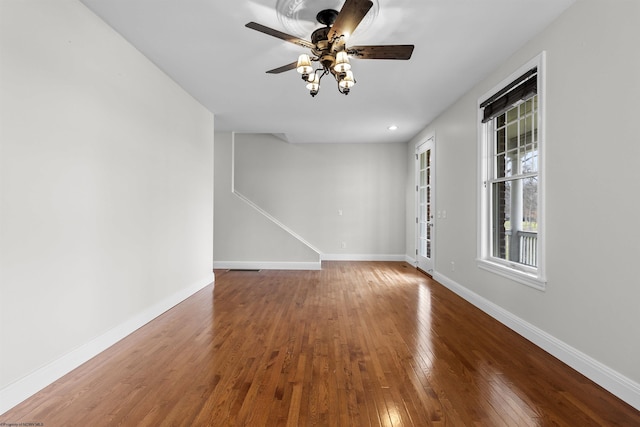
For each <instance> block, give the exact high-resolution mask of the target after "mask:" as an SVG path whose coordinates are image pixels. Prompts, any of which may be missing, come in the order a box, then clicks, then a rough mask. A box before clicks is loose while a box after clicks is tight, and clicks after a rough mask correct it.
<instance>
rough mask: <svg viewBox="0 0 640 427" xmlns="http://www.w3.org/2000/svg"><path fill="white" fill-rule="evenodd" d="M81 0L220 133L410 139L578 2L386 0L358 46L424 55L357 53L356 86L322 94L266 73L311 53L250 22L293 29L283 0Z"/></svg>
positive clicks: (292, 74) (328, 86) (296, 139)
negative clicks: (282, 15) (280, 5)
mask: <svg viewBox="0 0 640 427" xmlns="http://www.w3.org/2000/svg"><path fill="white" fill-rule="evenodd" d="M81 1H82V3H84V4H85V5H86V6H87V7H89V8H90V9H91V10H93V11H94V12H95V13H96V14H97V15H98V16H100V17H101V18H102V19H103V20H104V21H106V22H107V23H108V24H109V25H110V26H111V27H113V28H114V29H115V30H116V31H118V32H119V33H120V34H121V35H122V36H123V37H124V38H125V39H127V40H128V41H129V42H130V43H131V44H132V45H134V46H135V47H136V48H137V49H138V50H140V51H141V52H142V53H143V54H144V55H146V56H147V57H148V58H149V59H150V60H151V61H153V62H154V63H155V64H156V65H157V66H158V67H160V68H161V69H162V70H163V71H164V72H165V73H167V74H168V75H169V76H171V77H172V78H173V79H174V80H175V81H176V82H177V83H178V84H179V85H180V86H182V87H183V88H184V89H185V90H186V91H187V92H189V93H190V94H191V95H192V96H193V97H194V98H196V99H197V100H198V101H200V102H201V103H202V104H203V105H204V106H205V107H206V108H208V109H209V110H210V111H211V112H212V113H214V115H215V129H216V131H235V132H249V133H253V132H256V133H273V134H276V135H278V136H280V137H281V138H283V139H285V140H287V141H289V142H292V143H305V142H405V141H408V140H410V139H411V138H412V137H413V136H415V135H416V134H417V133H418V132H420V131H421V130H422V129H423V128H424V127H425V126H426V125H427V124H428V123H429V122H430V121H431V120H433V119H434V118H435V117H437V116H438V114H440V113H441V112H442V111H443V110H444V109H446V108H447V107H448V106H449V105H451V103H453V102H454V101H455V100H456V99H458V98H459V97H460V96H461V95H463V94H464V93H465V92H466V91H468V90H469V89H470V88H471V87H473V86H474V85H475V84H476V83H477V82H479V81H480V80H481V79H482V78H484V77H485V76H486V75H487V74H488V73H489V72H491V71H492V70H494V69H495V68H496V67H497V66H498V65H499V64H500V63H501V62H502V61H504V60H505V59H506V58H508V57H509V56H510V55H511V54H512V53H513V52H514V51H516V50H517V49H518V48H519V47H520V46H522V45H523V44H524V43H525V42H526V41H527V40H529V39H530V38H532V37H533V36H534V35H536V34H537V33H538V32H540V31H541V30H542V29H543V28H545V27H546V26H547V25H548V24H549V23H550V22H551V21H552V20H553V19H555V18H556V17H557V16H558V15H559V14H560V13H561V12H562V11H563V10H565V9H566V8H567V7H568V6H570V5H571V4H572V3H573V2H574V1H575V0H378V2H379V10H378V16H377V17H376V18H375V19H374V20H373V22H372V23H371V24H370V26H369V28H368V29H366V31H364V32H362V33H361V34H358V33H357V32H356V33H355V34H354V35H353V37H352V38H351V40H350V41H349V43H348V44H349V45H356V44H358V45H362V44H372V45H378V44H414V45H415V50H414V52H413V56H412V58H411V59H410V60H409V61H389V60H363V59H353V60H352V61H351V62H352V70H353V72H354V75H355V77H356V81H357V84H356V85H355V86H354V87H353V89H352V90H351V93H350V94H349V95H348V96H345V95H341V94H340V93H338V91H337V90H336V86H335V82H332V81H331V80H330V77H329V76H327V77H325V79H323V81H322V83H323V85H322V87H321V89H320V93H319V94H318V95H317V96H316V97H315V98H312V97H311V96H310V95H309V92H308V91H307V90H306V88H305V85H304V82H303V81H302V80H301V78H300V75H299V74H298V73H297V72H296V71H294V70H292V71H287V72H285V73H282V74H277V75H273V74H266V73H265V71H266V70H270V69H273V68H276V67H279V66H281V65H285V64H288V63H291V62H293V61H295V60H296V59H297V57H298V55H299V54H300V53H305V49H304V48H302V47H299V46H296V45H294V44H291V43H287V42H285V41H282V40H280V39H277V38H274V37H270V36H268V35H265V34H262V33H259V32H257V31H254V30H250V29H248V28H245V26H244V25H245V24H246V23H247V22H250V21H255V22H258V23H260V24H263V25H266V26H269V27H271V28H274V29H277V30H280V31H284V32H290V31H288V30H287V29H286V28H284V27H283V24H282V23H281V22H280V21H279V19H278V16H277V14H276V11H275V5H276V0H236V1H229V0H81ZM313 1H316V2H318V4H323V3H322V1H326V0H309V4H310V5H311V4H314V3H313ZM334 1H336V0H334ZM319 26H320V24H318V27H319ZM294 35H298V34H294ZM298 36H302V38H304V39H307V40H310V34H309V35H307V36H304V35H298ZM391 124H396V125H397V126H398V127H399V129H398V130H396V131H394V132H391V131H389V130H387V127H388V126H389V125H391Z"/></svg>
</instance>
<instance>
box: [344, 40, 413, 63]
mask: <svg viewBox="0 0 640 427" xmlns="http://www.w3.org/2000/svg"><path fill="white" fill-rule="evenodd" d="M413 47H414V46H413V45H412V44H390V45H379V46H351V47H350V48H348V49H347V53H348V54H349V55H352V56H354V57H356V58H361V59H409V58H411V54H412V53H413Z"/></svg>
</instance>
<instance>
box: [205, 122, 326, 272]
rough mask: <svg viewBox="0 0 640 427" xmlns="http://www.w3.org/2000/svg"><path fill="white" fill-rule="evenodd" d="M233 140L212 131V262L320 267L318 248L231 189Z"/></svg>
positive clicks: (237, 265)
mask: <svg viewBox="0 0 640 427" xmlns="http://www.w3.org/2000/svg"><path fill="white" fill-rule="evenodd" d="M233 140H234V134H232V133H230V132H216V134H215V215H214V218H215V221H214V230H215V233H214V234H215V239H214V260H215V263H214V266H215V267H216V268H288V269H300V268H304V269H317V268H319V267H320V256H319V254H318V252H316V251H314V250H313V249H311V248H310V247H309V246H307V245H306V244H305V243H303V242H301V241H300V240H298V239H297V238H295V237H293V236H292V235H291V234H290V233H289V232H287V231H286V230H284V229H282V228H281V227H280V226H279V225H278V224H276V223H275V222H273V221H272V220H270V219H269V218H268V217H267V216H265V215H263V214H262V213H261V212H260V211H259V210H257V209H255V208H254V207H253V206H251V205H250V204H248V203H246V202H245V201H244V200H243V199H241V198H240V197H238V196H237V195H236V194H235V193H234V191H233Z"/></svg>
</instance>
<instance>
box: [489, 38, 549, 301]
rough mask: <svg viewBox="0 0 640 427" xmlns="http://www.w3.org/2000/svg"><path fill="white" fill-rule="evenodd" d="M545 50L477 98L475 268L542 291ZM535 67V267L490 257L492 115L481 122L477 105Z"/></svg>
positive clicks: (544, 282)
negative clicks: (536, 165)
mask: <svg viewBox="0 0 640 427" xmlns="http://www.w3.org/2000/svg"><path fill="white" fill-rule="evenodd" d="M545 63H546V53H545V52H544V51H543V52H541V53H540V54H538V55H537V56H536V57H534V58H532V59H531V60H530V61H528V62H527V63H526V64H524V65H523V66H521V67H520V68H518V69H517V70H516V71H515V72H513V73H512V74H511V75H509V77H507V78H506V79H504V80H502V81H501V82H500V83H499V84H497V85H496V86H494V87H493V88H492V89H491V90H489V91H487V92H486V93H485V94H483V95H482V96H481V97H480V98H478V105H477V111H478V120H477V123H478V215H477V217H478V239H477V241H478V248H477V265H478V267H479V268H481V269H484V270H487V271H490V272H492V273H495V274H498V275H500V276H503V277H506V278H508V279H511V280H513V281H515V282H518V283H521V284H524V285H527V286H530V287H533V288H535V289H538V290H542V291H544V290H545V289H546V283H547V278H546V270H545V268H546V265H545V264H546V261H545V260H546V258H545V241H546V239H545V229H546V221H545V219H546V217H545V203H544V202H545V181H546V180H545V163H546V162H545V151H546V150H545V146H546V114H545V112H546V108H545V102H546V84H545V83H546V82H545V77H546V72H545ZM536 67H537V76H536V78H537V96H538V100H537V102H538V200H537V203H538V239H537V257H538V260H537V261H538V263H537V264H538V265H537V267H530V266H527V265H524V264H520V263H515V262H512V261H508V260H505V259H502V258H498V257H494V256H493V254H492V253H491V240H492V233H491V229H492V226H491V222H492V219H493V213H492V200H491V188H490V187H491V185H490V183H489V181H490V179H489V177H490V174H491V173H492V172H493V164H492V161H493V158H492V157H493V156H492V154H493V150H494V149H493V147H492V146H490V144H493V141H494V140H493V135H492V132H493V122H494V119H491V120H490V121H488V122H486V123H482V119H483V108H481V105H482V103H483V102H485V101H486V100H488V99H490V98H491V97H492V96H494V95H495V94H496V93H498V92H500V91H501V90H502V89H504V88H505V87H507V86H509V85H510V84H511V83H512V82H514V81H515V80H516V79H518V78H519V77H520V76H522V75H523V74H524V73H526V72H527V71H529V70H531V69H533V68H536Z"/></svg>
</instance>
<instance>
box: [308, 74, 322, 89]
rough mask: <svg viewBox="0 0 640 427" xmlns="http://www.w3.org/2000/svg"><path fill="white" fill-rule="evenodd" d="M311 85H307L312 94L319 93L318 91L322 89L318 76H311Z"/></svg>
mask: <svg viewBox="0 0 640 427" xmlns="http://www.w3.org/2000/svg"><path fill="white" fill-rule="evenodd" d="M308 82H309V83H307V89H309V90H310V91H312V92H317V91H318V89H320V77H318V75H317V74H314V75H313V76H309V80H308Z"/></svg>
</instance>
